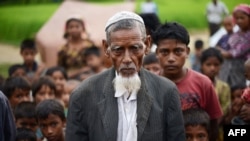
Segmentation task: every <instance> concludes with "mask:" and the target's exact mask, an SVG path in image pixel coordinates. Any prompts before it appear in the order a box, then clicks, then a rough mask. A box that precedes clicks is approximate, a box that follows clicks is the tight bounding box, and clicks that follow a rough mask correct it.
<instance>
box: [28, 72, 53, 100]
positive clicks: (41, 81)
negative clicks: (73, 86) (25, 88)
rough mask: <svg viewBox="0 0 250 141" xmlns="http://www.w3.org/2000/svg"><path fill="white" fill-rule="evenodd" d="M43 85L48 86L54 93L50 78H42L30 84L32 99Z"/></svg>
mask: <svg viewBox="0 0 250 141" xmlns="http://www.w3.org/2000/svg"><path fill="white" fill-rule="evenodd" d="M43 85H46V86H48V87H49V88H50V89H52V90H54V92H56V85H55V83H54V81H53V80H52V78H50V77H49V76H42V77H40V78H39V79H37V80H36V81H35V82H34V83H33V84H32V95H33V97H36V94H37V92H38V91H39V90H40V89H41V88H42V86H43Z"/></svg>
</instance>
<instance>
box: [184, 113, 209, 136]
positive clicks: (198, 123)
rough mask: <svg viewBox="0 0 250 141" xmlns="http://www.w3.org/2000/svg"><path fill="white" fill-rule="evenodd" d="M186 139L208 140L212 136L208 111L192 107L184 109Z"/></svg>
mask: <svg viewBox="0 0 250 141" xmlns="http://www.w3.org/2000/svg"><path fill="white" fill-rule="evenodd" d="M183 118H184V125H185V130H186V141H208V140H209V136H210V130H211V129H210V123H209V121H210V119H209V115H208V114H207V112H206V111H204V110H203V109H200V108H192V109H188V110H184V111H183Z"/></svg>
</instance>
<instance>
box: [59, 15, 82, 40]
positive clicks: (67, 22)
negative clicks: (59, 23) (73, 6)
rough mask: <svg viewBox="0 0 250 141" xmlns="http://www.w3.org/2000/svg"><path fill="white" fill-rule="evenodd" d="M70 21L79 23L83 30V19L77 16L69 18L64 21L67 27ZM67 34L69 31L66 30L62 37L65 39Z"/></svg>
mask: <svg viewBox="0 0 250 141" xmlns="http://www.w3.org/2000/svg"><path fill="white" fill-rule="evenodd" d="M72 21H76V22H78V23H80V25H81V26H82V28H83V30H84V31H85V24H84V22H83V20H81V19H78V18H69V19H68V20H67V21H66V23H65V27H66V28H68V26H69V23H70V22H72ZM68 36H69V33H67V32H65V33H64V35H63V37H64V38H65V39H67V38H68Z"/></svg>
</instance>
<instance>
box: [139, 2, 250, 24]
mask: <svg viewBox="0 0 250 141" xmlns="http://www.w3.org/2000/svg"><path fill="white" fill-rule="evenodd" d="M143 1H145V0H137V1H136V12H138V13H140V5H141V3H142V2H143ZM154 1H155V2H156V4H157V5H158V10H159V17H160V20H161V22H166V21H176V22H179V23H182V24H183V25H184V26H185V27H187V28H189V29H191V28H192V29H204V28H206V27H207V22H206V17H205V12H206V5H207V3H208V2H209V1H211V0H178V2H177V1H175V0H154ZM223 2H224V3H225V4H226V6H227V7H228V9H229V11H230V12H232V10H233V8H234V7H235V6H236V5H238V4H240V3H249V0H223Z"/></svg>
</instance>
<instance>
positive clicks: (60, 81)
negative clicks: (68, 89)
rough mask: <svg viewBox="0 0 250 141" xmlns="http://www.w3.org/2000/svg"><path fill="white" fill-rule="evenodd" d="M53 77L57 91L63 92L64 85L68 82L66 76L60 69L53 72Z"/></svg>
mask: <svg viewBox="0 0 250 141" xmlns="http://www.w3.org/2000/svg"><path fill="white" fill-rule="evenodd" d="M52 79H53V80H54V82H55V85H56V91H58V92H63V87H64V83H65V82H66V79H65V78H64V76H63V74H62V72H60V71H55V72H54V73H53V74H52Z"/></svg>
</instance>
